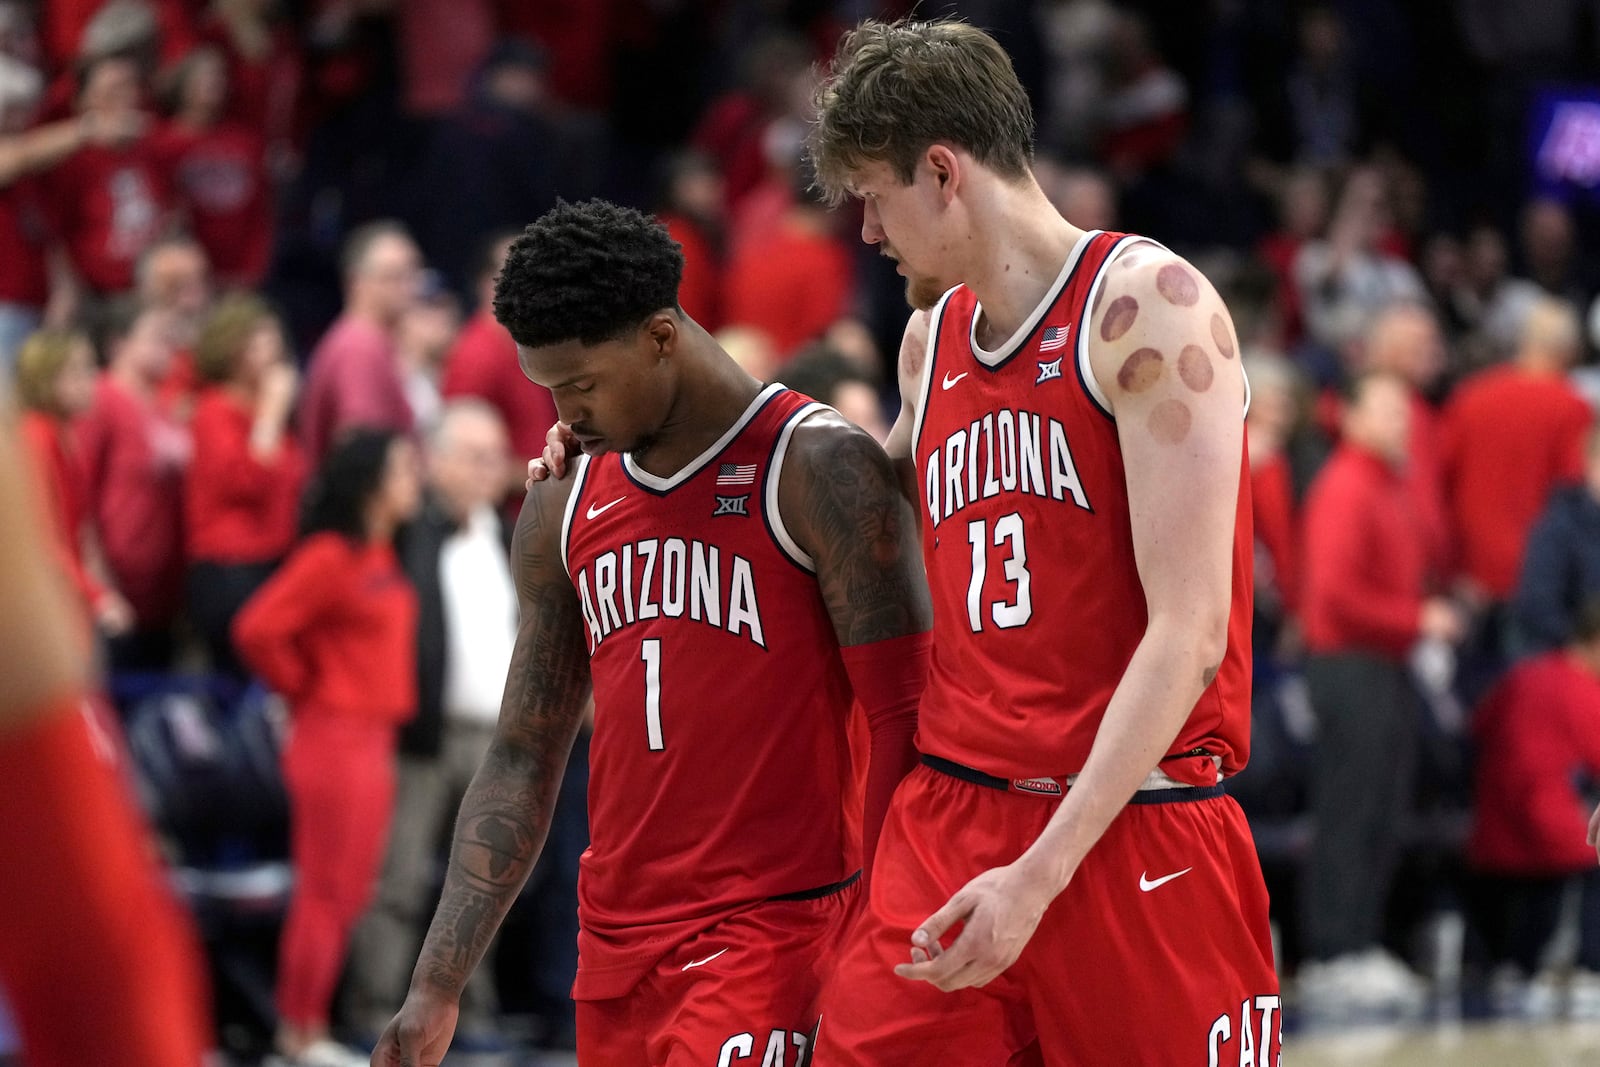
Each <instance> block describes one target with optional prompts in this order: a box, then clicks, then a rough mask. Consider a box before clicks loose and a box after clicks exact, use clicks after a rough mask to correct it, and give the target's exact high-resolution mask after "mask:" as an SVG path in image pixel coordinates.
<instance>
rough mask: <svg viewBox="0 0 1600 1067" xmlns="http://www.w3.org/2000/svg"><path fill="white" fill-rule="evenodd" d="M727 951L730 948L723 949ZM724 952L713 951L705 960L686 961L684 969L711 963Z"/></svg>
mask: <svg viewBox="0 0 1600 1067" xmlns="http://www.w3.org/2000/svg"><path fill="white" fill-rule="evenodd" d="M726 951H728V950H727V949H723V950H722V952H726ZM722 952H713V953H712V954H711V955H709V956H707V957H706V958H705V959H703V960H691V961H690V962H688V963H685V964H684V965H683V969H684V970H686V971H687V970H688V969H689V968H690V967H703V966H705V965H706V964H708V963H710V962H711V961H712V960H714V959H716V958H717V957H718V956H720V955H722Z"/></svg>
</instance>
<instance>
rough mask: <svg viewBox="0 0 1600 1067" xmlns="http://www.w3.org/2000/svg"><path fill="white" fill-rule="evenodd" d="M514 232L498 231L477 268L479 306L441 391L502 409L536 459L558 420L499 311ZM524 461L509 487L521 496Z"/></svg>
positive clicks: (448, 364)
mask: <svg viewBox="0 0 1600 1067" xmlns="http://www.w3.org/2000/svg"><path fill="white" fill-rule="evenodd" d="M516 237H517V235H516V234H514V233H507V234H501V235H499V236H497V237H495V238H494V239H493V240H492V241H491V242H490V243H489V244H488V245H487V246H485V247H486V254H485V255H484V257H483V262H482V267H481V269H480V270H479V272H478V311H477V314H475V315H473V316H472V318H471V319H470V320H468V322H467V324H466V325H465V326H463V327H462V328H461V332H460V333H459V334H457V335H456V341H455V344H454V345H452V346H451V348H450V352H449V354H448V355H446V356H445V363H444V380H443V382H441V383H440V386H439V391H440V392H441V393H442V394H443V395H444V398H445V399H446V400H452V399H454V398H456V397H459V396H475V397H477V398H479V399H480V400H483V401H484V402H486V403H487V404H489V405H490V406H491V407H493V408H494V409H495V410H496V411H498V412H499V413H500V418H501V419H503V420H504V421H505V424H506V432H507V433H508V434H510V436H511V451H512V453H513V454H515V455H517V456H520V457H521V458H523V459H531V458H532V457H534V456H537V455H538V454H539V453H540V452H542V451H543V450H544V432H545V430H546V429H548V428H549V426H550V424H551V423H553V422H555V421H556V404H555V401H554V400H552V399H551V398H550V390H548V389H546V388H544V386H542V385H535V384H533V383H532V382H530V381H528V379H527V378H524V377H523V376H522V365H521V364H520V363H518V362H517V343H516V342H515V341H513V340H512V339H511V335H510V334H509V333H507V332H506V328H505V327H504V326H502V325H500V323H498V322H496V321H495V317H494V280H495V278H496V277H498V276H499V274H500V268H501V266H503V265H504V264H505V261H506V250H507V249H509V248H510V247H511V242H512V241H514V240H516ZM520 466H521V465H520V464H515V465H513V468H514V469H512V470H511V471H510V473H509V475H508V478H509V481H508V483H507V490H508V491H509V492H510V493H511V494H512V495H513V496H515V497H516V498H517V500H519V501H520V500H521V498H522V493H521V489H522V472H521V469H520Z"/></svg>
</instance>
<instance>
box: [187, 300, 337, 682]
mask: <svg viewBox="0 0 1600 1067" xmlns="http://www.w3.org/2000/svg"><path fill="white" fill-rule="evenodd" d="M195 369H196V370H197V371H198V372H199V374H200V378H201V380H202V381H203V382H205V383H206V385H205V388H203V389H202V390H201V392H200V399H199V402H198V403H197V404H196V405H195V411H194V421H193V422H192V423H191V430H192V432H193V433H194V444H195V455H194V462H193V463H191V464H190V465H189V469H188V471H187V472H186V474H185V480H184V494H183V520H184V521H183V526H184V547H185V549H186V553H187V555H188V557H189V584H188V594H189V619H190V621H191V622H192V623H193V624H194V627H195V629H196V630H197V631H199V634H200V636H201V638H202V639H203V640H204V641H205V644H206V649H207V651H208V652H209V653H210V657H211V665H212V667H213V668H215V669H217V670H221V671H226V672H228V673H230V674H235V675H242V674H243V673H244V668H243V666H242V665H241V664H240V663H239V660H238V657H237V656H236V655H235V654H234V648H233V640H232V634H231V632H230V629H231V627H232V625H233V617H234V615H235V614H237V613H238V611H239V608H240V606H241V605H242V604H244V602H245V601H246V600H248V599H250V594H251V593H253V592H255V591H256V590H257V589H258V588H260V586H261V583H262V582H265V581H266V580H267V578H268V576H270V575H271V574H272V572H273V570H274V569H276V567H277V565H278V563H279V561H280V560H282V559H283V557H284V556H285V555H287V554H288V552H289V548H290V546H291V545H293V544H294V539H295V519H296V516H295V511H296V504H297V502H298V501H299V499H300V491H301V488H302V486H303V485H304V484H305V480H306V461H305V455H304V453H302V452H301V451H300V445H299V442H297V441H296V440H295V437H294V435H293V434H292V433H290V432H289V412H290V409H291V408H292V407H293V405H294V395H295V389H296V387H297V384H298V376H297V375H296V373H295V369H294V364H293V362H292V361H291V360H290V359H289V358H288V351H287V349H286V348H285V345H284V339H283V327H282V325H281V324H280V323H279V322H278V317H277V316H276V315H275V314H273V312H272V309H271V308H270V307H268V306H267V304H266V303H265V302H264V301H263V300H261V299H260V298H259V297H256V296H248V295H235V296H228V297H224V298H223V300H222V301H221V302H220V303H219V304H218V305H217V306H216V308H215V309H214V310H213V311H212V312H211V314H210V315H209V316H208V317H207V318H206V321H205V323H204V325H202V326H201V328H200V337H199V340H198V341H197V342H196V344H195Z"/></svg>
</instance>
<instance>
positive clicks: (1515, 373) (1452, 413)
mask: <svg viewBox="0 0 1600 1067" xmlns="http://www.w3.org/2000/svg"><path fill="white" fill-rule="evenodd" d="M1582 346H1583V335H1582V332H1581V329H1580V326H1579V323H1578V315H1577V313H1576V312H1575V311H1574V310H1573V309H1572V307H1571V305H1569V304H1567V303H1566V302H1565V301H1562V300H1556V299H1554V298H1550V297H1543V298H1540V300H1539V301H1538V303H1536V304H1535V305H1534V306H1533V307H1532V308H1531V309H1530V310H1529V312H1528V315H1527V318H1526V319H1525V322H1524V326H1523V329H1522V339H1521V342H1520V344H1519V346H1518V348H1517V352H1516V356H1515V357H1514V359H1513V360H1512V362H1511V363H1510V364H1506V365H1502V366H1496V367H1491V368H1489V369H1487V370H1484V371H1480V372H1479V373H1477V374H1474V375H1473V376H1472V377H1470V378H1468V379H1467V380H1466V381H1465V382H1463V383H1462V384H1461V385H1460V386H1459V387H1458V388H1457V389H1456V391H1455V394H1454V395H1453V396H1452V397H1451V398H1450V403H1449V405H1448V406H1447V407H1446V408H1445V413H1444V434H1443V449H1442V452H1443V460H1444V462H1443V467H1444V475H1445V483H1444V484H1445V495H1446V500H1447V502H1448V506H1449V513H1450V518H1451V522H1452V526H1453V530H1454V541H1455V545H1456V549H1457V555H1458V557H1459V560H1460V570H1461V571H1462V572H1463V573H1464V574H1465V576H1466V577H1467V578H1468V579H1470V580H1471V581H1472V582H1473V583H1474V584H1475V585H1477V586H1478V587H1480V588H1481V590H1482V591H1483V593H1484V594H1485V595H1486V596H1487V598H1488V599H1489V600H1490V601H1491V602H1492V603H1494V604H1502V603H1504V602H1505V601H1506V600H1507V599H1508V598H1509V597H1510V596H1511V594H1512V592H1514V591H1515V589H1516V585H1517V574H1518V572H1519V570H1520V568H1521V566H1522V554H1523V546H1524V544H1525V543H1526V541H1527V537H1528V532H1529V531H1530V530H1531V529H1532V528H1533V524H1534V523H1535V522H1536V521H1538V518H1539V514H1540V513H1541V512H1542V511H1543V510H1544V506H1545V503H1546V502H1547V501H1548V500H1549V497H1550V493H1551V491H1552V490H1553V489H1555V488H1556V487H1557V486H1558V485H1560V484H1562V483H1572V482H1577V481H1578V480H1580V479H1581V478H1582V477H1583V451H1584V448H1583V446H1584V439H1585V437H1586V436H1587V434H1588V431H1589V424H1590V422H1591V421H1592V419H1593V413H1592V412H1591V411H1590V409H1589V405H1588V403H1587V402H1585V401H1584V399H1583V396H1582V395H1581V394H1580V393H1579V392H1578V391H1577V390H1576V389H1575V388H1573V386H1572V384H1571V383H1570V382H1569V381H1568V379H1567V372H1568V371H1569V370H1571V369H1572V365H1573V363H1574V362H1575V361H1576V359H1577V357H1578V355H1579V353H1580V352H1581V350H1582Z"/></svg>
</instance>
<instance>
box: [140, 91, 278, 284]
mask: <svg viewBox="0 0 1600 1067" xmlns="http://www.w3.org/2000/svg"><path fill="white" fill-rule="evenodd" d="M154 140H155V144H156V148H157V151H158V152H159V153H160V154H161V156H162V159H163V161H164V163H165V165H166V166H167V168H168V170H169V173H170V174H171V175H172V181H173V186H174V190H175V192H176V195H177V199H178V201H179V203H180V204H182V205H183V207H184V208H185V209H186V210H187V212H188V216H189V227H190V229H191V230H192V231H193V232H194V236H195V239H196V240H197V241H199V242H200V244H201V246H202V247H203V248H205V250H206V255H207V256H208V257H209V258H210V259H211V267H212V269H213V270H215V271H216V273H217V277H218V279H219V280H220V281H221V282H222V283H223V284H224V285H236V286H243V287H246V288H253V287H255V286H257V285H260V284H261V279H262V278H263V277H264V276H265V275H266V273H267V266H268V260H269V259H270V258H271V256H272V231H273V222H274V213H273V206H272V184H271V179H270V178H269V177H268V175H267V158H266V157H267V148H266V142H265V141H264V140H263V139H262V137H261V134H259V133H257V132H256V131H255V130H252V129H251V128H249V127H248V126H245V125H243V124H240V123H235V122H224V123H221V124H220V125H217V126H214V127H212V128H211V129H208V130H196V129H193V128H191V127H187V126H180V125H178V124H177V123H171V124H169V125H167V126H166V127H164V128H162V129H161V130H160V131H158V132H157V134H156V135H155V138H154Z"/></svg>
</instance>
